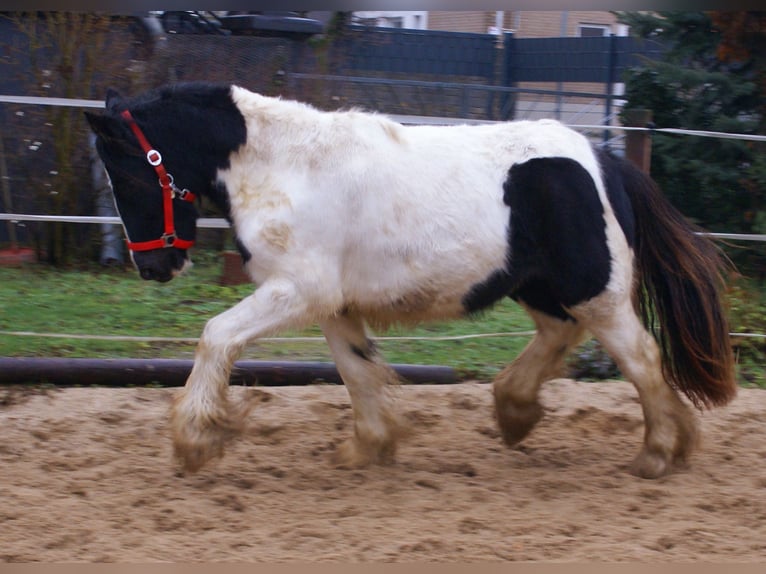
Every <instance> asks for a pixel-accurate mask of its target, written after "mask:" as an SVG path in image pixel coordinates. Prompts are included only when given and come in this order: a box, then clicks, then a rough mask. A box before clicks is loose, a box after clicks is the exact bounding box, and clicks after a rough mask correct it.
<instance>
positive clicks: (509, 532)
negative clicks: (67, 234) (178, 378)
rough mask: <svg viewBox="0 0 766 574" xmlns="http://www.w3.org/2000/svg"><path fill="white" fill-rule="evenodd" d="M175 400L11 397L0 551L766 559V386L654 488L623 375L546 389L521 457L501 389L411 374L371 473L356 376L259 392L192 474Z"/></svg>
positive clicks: (137, 393) (711, 420)
mask: <svg viewBox="0 0 766 574" xmlns="http://www.w3.org/2000/svg"><path fill="white" fill-rule="evenodd" d="M174 392H175V391H174V390H172V389H146V388H136V389H59V390H47V391H40V390H32V391H30V390H23V389H0V468H2V479H1V480H0V560H2V561H15V562H18V561H22V562H28V561H41V562H73V561H74V562H95V561H99V562H100V561H108V562H147V561H148V562H155V561H178V562H194V561H244V562H288V561H290V562H294V561H298V562H306V561H325V562H349V561H351V562H372V561H388V562H413V561H425V562H434V561H441V562H456V561H495V562H500V561H518V560H521V561H548V562H550V561H555V562H576V561H642V562H646V561H653V562H697V561H718V562H720V561H735V562H745V561H750V562H753V561H763V560H764V559H766V391H763V390H741V391H740V393H739V396H738V397H737V398H736V399H735V400H734V402H733V403H732V404H731V405H729V406H727V407H725V408H721V409H717V410H714V411H710V412H705V413H703V414H701V415H700V420H701V428H702V433H703V441H702V445H701V448H700V450H699V451H698V452H697V453H696V455H695V456H694V457H693V458H692V464H691V467H690V468H689V469H687V470H684V471H682V472H678V473H676V474H673V475H671V476H668V477H665V478H663V479H660V480H656V481H651V480H643V479H639V478H636V477H633V476H631V475H629V474H627V472H626V470H625V469H626V466H627V464H628V463H629V462H630V460H631V459H632V458H633V456H634V455H635V454H636V453H637V451H638V448H639V446H640V442H641V438H642V432H643V423H642V420H641V412H640V407H639V404H638V402H637V399H636V394H635V391H634V389H633V387H632V386H630V385H628V384H626V383H579V382H573V381H569V380H563V379H562V380H557V381H553V382H551V383H548V384H547V385H546V386H545V387H544V388H543V394H542V399H543V403H544V405H545V406H546V417H545V418H544V419H543V421H542V422H541V423H540V424H539V425H538V427H537V428H536V429H535V430H534V431H533V433H532V434H531V435H530V436H529V437H527V439H526V440H525V441H524V442H523V444H522V445H521V446H520V447H519V448H517V449H509V448H507V447H505V446H504V445H503V444H502V442H501V439H500V438H499V435H498V433H497V431H496V428H495V425H494V421H493V420H492V415H491V391H490V386H489V385H487V384H480V383H466V384H459V385H453V386H410V385H403V386H401V387H400V388H398V389H397V394H398V397H399V402H400V408H401V410H402V411H403V412H404V413H406V414H407V417H408V418H409V419H410V421H411V422H412V424H413V427H414V430H415V432H414V434H413V436H412V437H410V438H409V439H408V440H407V442H406V443H403V444H402V446H401V448H400V450H399V454H398V459H397V463H396V464H394V465H392V466H387V467H373V468H369V469H364V470H340V469H336V468H333V467H332V465H331V464H330V455H331V452H332V451H333V449H335V448H336V445H338V444H339V443H340V442H341V441H342V440H343V439H344V438H346V437H347V436H348V435H349V433H350V432H351V424H350V416H351V413H350V408H349V402H348V396H347V394H346V391H345V389H344V388H343V387H340V386H331V385H323V386H310V387H291V388H287V387H280V388H267V389H260V390H258V391H256V392H257V393H261V394H260V403H259V404H258V406H257V407H256V409H255V410H254V411H253V413H252V414H251V416H250V419H249V421H250V424H251V428H250V431H249V432H248V433H247V434H246V436H244V437H243V438H241V439H240V440H238V441H237V442H235V443H234V444H232V445H231V447H230V448H229V450H228V452H227V454H226V456H225V457H224V458H223V459H222V460H220V461H217V462H216V463H214V464H212V465H210V466H208V467H205V468H204V469H203V470H202V471H200V472H199V473H197V474H195V475H188V476H183V475H181V474H179V473H178V470H177V467H176V466H175V464H174V462H173V460H172V456H171V452H172V449H171V444H170V439H169V433H168V425H167V409H168V407H169V401H170V398H171V396H172V395H173V393H174ZM244 392H251V390H248V389H243V388H242V387H235V388H233V389H232V393H233V394H235V395H236V394H241V393H244Z"/></svg>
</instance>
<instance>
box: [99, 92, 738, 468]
mask: <svg viewBox="0 0 766 574" xmlns="http://www.w3.org/2000/svg"><path fill="white" fill-rule="evenodd" d="M86 116H87V120H88V122H89V124H90V126H91V128H92V130H93V131H94V133H95V134H96V136H97V149H98V152H99V155H100V157H101V158H102V160H103V162H104V165H105V167H106V170H107V172H108V174H109V177H110V180H111V184H112V188H113V192H114V196H115V200H116V205H117V207H118V210H119V213H120V217H121V220H122V222H123V225H124V228H125V232H126V235H127V238H128V247H129V248H130V250H131V254H132V258H133V261H134V263H135V265H136V267H137V269H138V271H139V273H140V275H141V277H143V278H144V279H148V280H156V281H161V282H165V281H168V280H170V279H172V278H173V277H175V276H176V275H178V274H179V273H180V272H181V271H183V270H184V269H185V268H186V267H187V265H188V263H189V259H188V253H187V250H188V249H189V248H190V247H191V246H192V245H193V243H194V238H195V224H196V217H197V214H196V210H195V205H194V203H195V202H194V200H195V197H197V196H205V197H207V198H208V199H209V200H210V201H211V202H212V203H213V204H215V205H217V206H218V208H220V210H221V211H222V212H223V213H224V214H225V216H226V217H227V219H228V220H229V222H230V223H231V225H232V228H233V230H234V233H235V237H236V245H237V247H238V249H239V251H240V253H241V255H242V259H243V265H244V267H245V269H246V271H247V273H248V275H249V277H250V278H252V281H253V283H254V284H255V285H256V286H257V288H255V290H254V292H253V294H252V295H249V296H248V297H246V298H244V299H243V300H242V301H241V302H240V303H238V304H237V305H235V306H234V307H232V308H231V309H229V310H227V311H225V312H224V313H221V314H220V315H218V316H216V317H213V318H212V319H210V320H209V321H208V322H207V324H206V326H205V328H204V330H203V332H202V335H201V337H200V340H199V343H198V346H197V349H196V353H195V360H194V367H193V369H192V371H191V373H190V375H189V378H188V380H187V382H186V385H185V387H184V389H183V390H181V391H179V392H178V394H177V396H176V399H175V401H174V404H173V407H172V410H171V423H172V434H173V442H174V451H175V455H176V456H177V458H178V460H179V461H180V464H181V465H182V466H183V467H184V468H185V469H187V470H190V471H194V470H197V469H199V468H200V467H202V465H203V464H205V462H207V461H208V460H210V459H211V458H214V457H217V456H222V454H223V450H224V446H225V443H226V442H227V441H228V440H230V439H231V438H232V437H234V436H236V435H237V433H238V432H240V431H241V430H242V429H243V427H244V418H245V416H246V414H247V409H246V408H245V407H243V406H241V405H235V404H232V403H231V402H230V401H229V399H228V393H227V391H228V383H229V375H230V372H231V368H232V364H233V362H234V361H235V360H236V359H237V357H238V355H239V354H240V352H241V350H242V349H243V347H244V346H245V345H246V344H247V343H248V342H250V341H252V340H254V339H256V338H258V337H263V336H270V335H273V334H276V333H279V332H280V331H283V330H285V329H289V328H293V329H294V328H301V327H305V326H308V325H310V324H319V325H320V326H321V329H322V331H323V334H324V336H325V338H326V340H327V343H328V345H329V348H330V350H331V352H332V355H333V358H334V360H335V363H336V365H337V368H338V371H339V373H340V375H341V377H342V378H343V381H344V383H345V386H346V388H347V390H348V393H349V396H350V400H351V404H352V408H353V414H354V432H353V436H351V437H350V438H349V439H348V440H347V441H346V443H344V444H343V445H342V447H341V448H339V449H338V451H337V452H336V453H335V456H337V463H338V464H339V465H341V466H345V467H359V466H364V465H368V464H371V463H388V462H391V461H392V460H393V457H394V454H395V450H396V446H397V442H398V441H399V439H400V438H401V436H402V435H403V433H404V432H405V430H406V425H405V424H404V421H403V417H401V415H400V414H399V413H398V412H397V409H396V408H395V404H394V400H393V398H392V396H391V394H390V388H391V385H392V383H395V381H396V375H395V373H394V371H393V370H392V369H391V367H390V366H388V365H387V364H386V362H385V361H384V360H383V359H382V357H381V356H380V354H379V353H378V352H377V351H376V349H375V346H374V345H373V344H372V342H371V340H370V339H369V337H368V330H367V329H368V325H371V326H375V327H380V328H384V327H385V326H386V325H390V324H393V323H405V324H407V323H416V322H422V321H432V320H446V319H450V318H458V317H464V316H470V315H472V314H474V313H476V312H478V311H482V310H485V309H488V308H490V307H491V306H492V305H493V304H494V303H496V302H497V301H498V300H500V299H502V298H504V297H506V296H507V297H511V298H512V299H514V300H515V301H517V302H518V303H519V304H520V305H521V306H522V307H523V308H524V309H525V310H526V311H527V312H528V313H529V315H530V316H531V317H532V319H533V320H534V322H535V325H536V334H535V335H534V338H533V339H532V340H531V342H530V343H529V345H528V346H527V347H526V348H525V349H524V351H523V352H522V353H521V354H520V355H519V356H518V357H517V358H516V359H515V360H514V361H513V362H512V363H511V364H510V365H509V366H508V367H506V368H505V369H504V370H503V371H502V372H501V373H499V375H498V376H497V377H496V380H495V381H494V383H493V393H494V405H495V415H496V419H497V423H498V425H499V428H500V430H501V433H502V436H503V438H504V440H505V442H506V443H507V444H509V445H513V444H516V443H518V442H519V441H521V440H522V439H523V438H524V437H525V436H526V435H527V434H528V433H529V432H530V431H531V430H532V428H533V427H534V426H535V424H536V423H537V422H538V420H539V419H540V418H541V416H542V414H543V409H542V407H541V405H540V403H539V401H538V391H539V389H540V386H541V384H542V383H543V382H545V381H546V380H549V379H551V378H553V377H555V376H557V375H558V373H559V371H560V368H561V367H562V365H563V361H564V358H565V357H566V355H567V353H568V352H569V351H571V350H572V349H573V348H574V347H575V346H577V345H578V344H579V343H581V342H582V341H583V339H584V337H585V336H586V335H590V336H593V337H595V338H596V339H597V340H599V341H600V342H601V343H602V344H603V346H604V347H605V348H606V349H607V351H608V352H609V353H610V355H611V356H612V357H613V358H614V359H615V361H616V363H617V365H618V366H619V368H620V369H621V371H622V373H623V374H624V376H625V377H626V378H627V379H628V380H630V381H631V382H632V383H633V384H634V385H635V387H636V389H637V392H638V396H639V399H640V402H641V406H642V409H643V415H644V421H645V432H644V440H643V446H642V448H641V450H640V452H639V453H638V455H637V457H636V458H635V460H634V461H633V463H632V465H631V467H630V470H631V472H633V473H634V474H636V475H639V476H642V477H648V478H653V477H659V476H662V475H664V474H666V473H668V472H671V471H673V469H675V468H677V467H678V466H679V465H684V464H685V463H686V461H687V459H688V456H689V454H690V453H691V451H692V449H693V447H694V445H695V442H696V440H697V436H698V432H697V425H696V422H695V416H694V414H693V411H692V409H690V408H689V405H687V404H686V403H685V402H684V401H683V400H682V399H681V397H680V394H679V392H680V393H681V394H684V395H685V396H686V397H687V398H688V399H689V402H690V403H692V404H693V405H694V406H696V407H697V408H699V409H702V408H703V407H712V406H714V405H723V404H725V403H727V402H728V401H729V400H730V399H731V398H732V397H733V396H734V395H735V392H736V385H735V382H734V374H733V370H734V369H733V363H734V361H733V355H732V351H731V347H730V343H729V335H728V326H727V320H726V316H725V312H724V310H723V307H722V301H721V295H720V293H721V287H722V283H723V276H724V273H725V271H726V268H727V263H726V259H725V258H724V257H723V256H722V255H721V253H720V251H719V250H718V249H717V248H716V247H715V246H714V245H713V244H712V242H711V241H710V240H708V239H707V238H704V237H702V236H700V235H699V234H696V233H695V231H696V228H695V227H693V226H692V225H690V224H688V223H687V222H686V221H685V220H684V218H683V217H682V216H681V214H680V213H679V212H678V211H677V210H676V209H674V208H673V207H672V206H671V205H670V203H669V202H668V201H667V200H666V199H664V198H663V196H662V194H661V192H660V191H659V189H658V188H657V186H656V185H655V184H654V183H653V181H652V180H651V179H650V178H649V177H648V176H647V175H645V174H643V173H642V172H641V171H640V170H638V169H637V168H635V167H633V166H632V165H631V164H630V163H629V162H627V161H625V160H623V159H621V158H618V157H616V156H614V155H611V154H608V153H606V152H604V151H601V150H598V149H596V148H594V147H593V146H592V145H591V144H590V143H589V142H588V140H587V139H586V138H585V137H584V136H583V135H581V134H579V133H578V132H576V131H573V130H572V129H569V128H567V127H565V126H564V125H562V124H561V123H559V122H557V121H553V120H540V121H514V122H504V123H497V124H492V125H478V126H476V125H455V126H404V125H401V124H399V123H396V122H394V121H392V120H391V119H388V118H387V117H386V116H385V115H381V114H376V113H367V112H363V111H359V110H345V111H321V110H319V109H317V108H315V107H312V106H309V105H306V104H304V103H300V102H296V101H290V100H285V99H281V98H274V97H266V96H263V95H259V94H257V93H253V92H251V91H248V90H247V89H244V88H242V87H240V86H237V85H221V84H209V83H184V84H176V85H169V86H164V87H161V88H159V89H156V90H151V91H148V92H146V93H143V94H140V95H138V96H136V97H121V96H120V95H119V94H117V93H116V92H114V91H112V90H110V91H109V92H108V93H107V98H106V106H105V110H104V112H103V113H89V112H86Z"/></svg>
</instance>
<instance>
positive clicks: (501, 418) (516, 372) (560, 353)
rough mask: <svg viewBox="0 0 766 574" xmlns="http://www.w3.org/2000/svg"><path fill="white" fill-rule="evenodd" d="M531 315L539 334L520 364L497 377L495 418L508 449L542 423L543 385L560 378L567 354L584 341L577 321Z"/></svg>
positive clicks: (543, 314)
mask: <svg viewBox="0 0 766 574" xmlns="http://www.w3.org/2000/svg"><path fill="white" fill-rule="evenodd" d="M527 311H528V312H529V314H530V315H531V316H532V318H533V319H534V321H535V325H536V327H537V333H536V334H535V336H534V338H533V339H532V341H531V342H530V343H529V344H528V345H527V346H526V348H525V349H524V350H523V351H522V352H521V354H520V355H519V356H518V357H517V358H516V360H514V361H513V363H511V364H510V365H508V366H507V367H506V368H505V369H504V370H503V371H501V372H500V373H499V374H498V375H497V377H496V378H495V381H494V385H493V386H494V395H495V415H496V418H497V422H498V425H499V427H500V431H501V432H502V435H503V439H504V440H505V442H506V443H507V444H508V445H514V444H516V443H517V442H519V441H520V440H521V439H523V438H524V437H525V436H526V435H527V434H528V433H529V431H531V430H532V428H533V427H534V426H535V424H537V422H538V421H539V420H540V418H541V417H542V414H543V409H542V407H541V406H540V403H539V402H538V399H537V395H538V391H539V390H540V385H541V384H542V383H544V382H545V381H547V380H550V379H552V378H554V377H556V376H558V375H559V374H560V371H561V369H562V367H563V364H564V359H565V358H566V356H567V354H568V353H569V351H570V350H571V349H572V348H573V347H575V346H576V345H577V344H579V343H580V341H581V340H582V337H583V328H582V326H581V325H580V324H579V323H578V322H577V321H574V320H572V319H566V320H563V319H558V318H556V317H553V316H551V315H547V314H545V313H542V312H540V311H534V310H530V309H527Z"/></svg>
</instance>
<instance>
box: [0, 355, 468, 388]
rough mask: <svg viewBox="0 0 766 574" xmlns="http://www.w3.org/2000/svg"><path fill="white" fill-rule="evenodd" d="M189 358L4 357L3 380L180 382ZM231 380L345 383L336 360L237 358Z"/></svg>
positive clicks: (426, 370)
mask: <svg viewBox="0 0 766 574" xmlns="http://www.w3.org/2000/svg"><path fill="white" fill-rule="evenodd" d="M193 363H194V362H193V361H192V360H191V359H188V360H187V359H70V358H59V357H56V358H36V357H35V358H26V357H0V384H6V385H8V384H41V383H48V384H54V385H60V386H91V385H98V386H120V387H124V386H132V385H136V386H145V385H151V384H158V385H162V386H167V387H177V386H182V385H183V384H184V383H185V382H186V379H187V377H188V376H189V373H190V372H191V369H192V366H193ZM391 367H392V368H393V369H394V371H396V373H397V375H399V377H401V378H402V379H403V380H404V381H405V382H408V383H411V384H451V383H456V382H458V375H457V373H456V371H455V370H454V369H452V368H451V367H442V366H431V365H399V364H394V365H391ZM230 381H231V383H232V384H235V385H257V386H293V385H309V384H314V383H316V382H325V383H331V384H342V382H343V381H342V379H341V378H340V375H339V374H338V370H337V369H336V367H335V364H334V363H325V362H297V361H276V362H275V361H237V362H236V363H234V368H233V369H232V372H231V378H230Z"/></svg>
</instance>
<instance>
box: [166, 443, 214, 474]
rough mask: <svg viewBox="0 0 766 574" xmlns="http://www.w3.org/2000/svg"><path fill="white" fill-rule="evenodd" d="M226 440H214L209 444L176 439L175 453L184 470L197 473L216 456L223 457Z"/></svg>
mask: <svg viewBox="0 0 766 574" xmlns="http://www.w3.org/2000/svg"><path fill="white" fill-rule="evenodd" d="M223 453H224V442H223V441H212V442H208V443H207V444H190V443H188V442H186V443H181V442H179V441H175V442H174V443H173V454H174V456H175V459H176V460H177V461H178V463H179V464H180V465H181V470H182V471H183V472H188V473H195V472H197V471H198V470H199V469H200V468H202V467H203V466H205V464H206V463H207V462H208V461H210V460H211V459H214V458H223Z"/></svg>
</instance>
